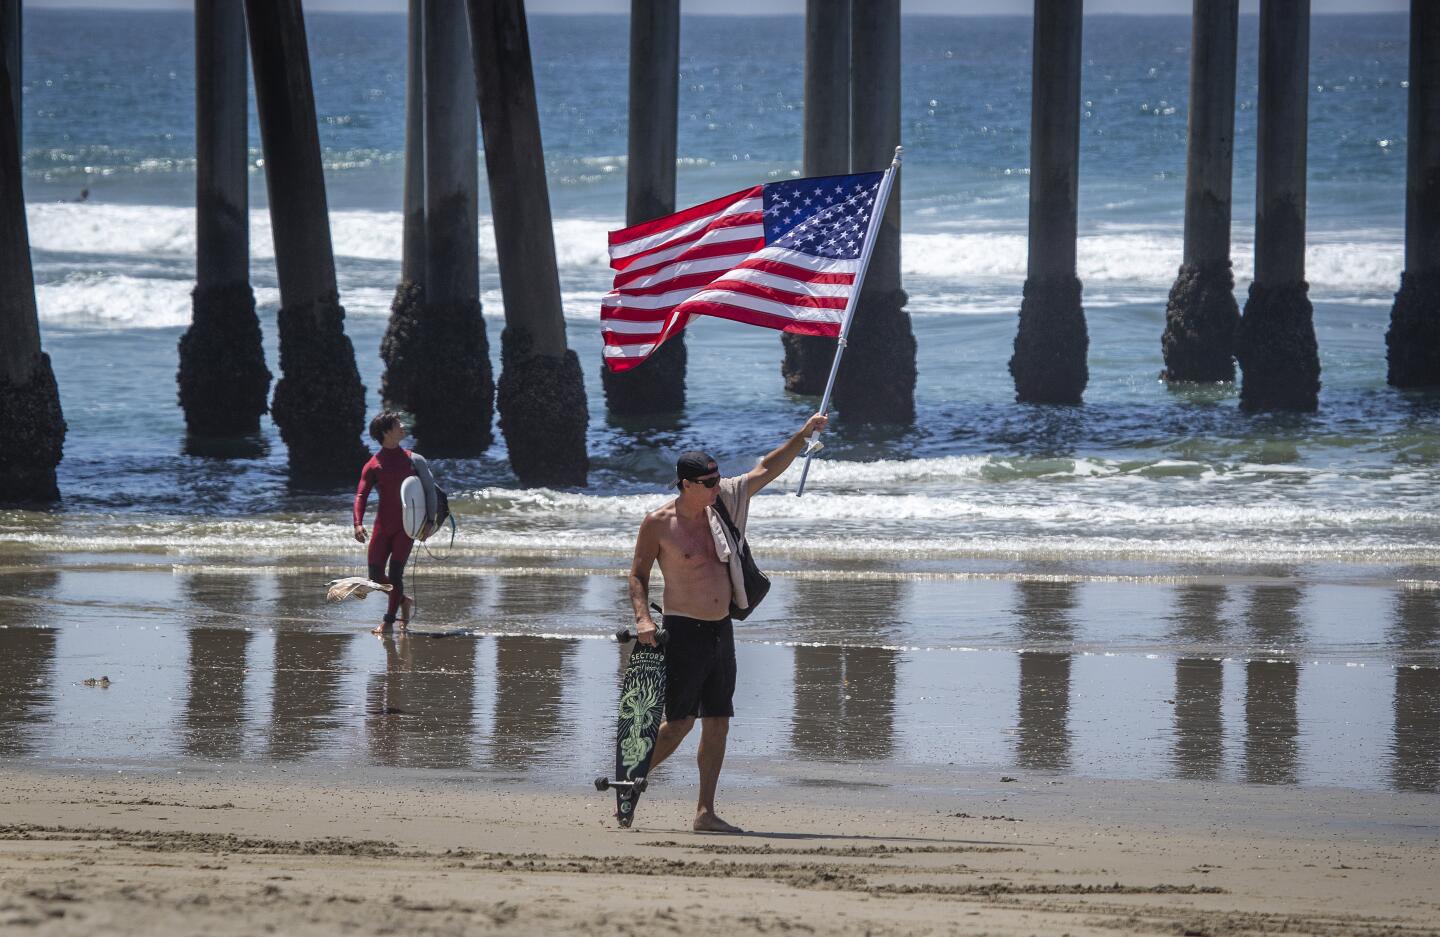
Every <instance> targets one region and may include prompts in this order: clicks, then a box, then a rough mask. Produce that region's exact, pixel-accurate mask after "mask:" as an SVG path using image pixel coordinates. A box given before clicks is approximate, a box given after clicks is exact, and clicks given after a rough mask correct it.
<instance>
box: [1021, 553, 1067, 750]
mask: <svg viewBox="0 0 1440 937" xmlns="http://www.w3.org/2000/svg"><path fill="white" fill-rule="evenodd" d="M1015 591H1016V597H1015V598H1016V602H1015V619H1016V622H1015V624H1016V629H1017V630H1018V631H1019V632H1020V634H1021V636H1022V638H1023V640H1024V643H1025V645H1026V646H1027V647H1045V646H1054V647H1064V646H1069V645H1070V644H1071V643H1072V642H1073V640H1074V630H1075V628H1074V622H1073V621H1072V619H1071V613H1072V612H1073V611H1074V610H1075V606H1076V601H1077V600H1076V594H1075V593H1076V585H1075V583H1073V582H1035V581H1030V580H1025V581H1021V582H1019V583H1016V587H1015ZM1070 659H1071V655H1070V654H1069V653H1065V652H1060V651H1047V650H1027V651H1022V652H1021V654H1020V687H1019V706H1018V711H1017V715H1018V724H1017V726H1016V733H1017V738H1016V742H1015V762H1016V764H1018V765H1019V766H1021V767H1023V768H1032V769H1039V770H1046V771H1058V770H1062V769H1064V768H1067V767H1069V765H1070Z"/></svg>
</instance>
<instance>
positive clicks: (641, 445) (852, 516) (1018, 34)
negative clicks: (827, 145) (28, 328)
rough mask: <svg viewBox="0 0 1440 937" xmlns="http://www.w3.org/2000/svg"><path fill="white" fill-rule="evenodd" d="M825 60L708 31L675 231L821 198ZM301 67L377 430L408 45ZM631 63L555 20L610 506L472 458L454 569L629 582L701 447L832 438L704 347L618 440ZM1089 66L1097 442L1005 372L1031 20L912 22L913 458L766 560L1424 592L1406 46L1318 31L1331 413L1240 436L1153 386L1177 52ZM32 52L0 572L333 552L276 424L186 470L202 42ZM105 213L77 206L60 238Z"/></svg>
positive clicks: (559, 175)
mask: <svg viewBox="0 0 1440 937" xmlns="http://www.w3.org/2000/svg"><path fill="white" fill-rule="evenodd" d="M801 27H802V23H801V20H800V19H799V18H796V17H789V18H786V17H780V18H774V19H746V18H727V17H716V18H704V17H694V18H687V19H686V20H685V23H684V28H683V31H682V58H683V72H682V76H681V95H680V111H681V114H680V118H681V119H680V140H679V152H680V157H681V166H680V173H679V190H680V192H679V198H680V201H681V203H682V204H683V203H686V202H690V201H696V200H701V199H705V198H709V197H713V196H715V195H717V194H721V193H724V192H727V191H733V190H734V189H736V188H739V187H742V186H746V185H751V184H753V183H754V182H755V181H757V180H764V179H770V178H777V177H781V176H784V175H786V174H793V173H795V172H798V167H799V158H800V121H801V110H800V108H801V103H802V102H801V83H802V64H803V61H802V60H803V50H802V47H801V36H802V32H801ZM309 29H310V41H311V48H312V58H313V68H314V75H315V94H316V99H317V108H318V112H319V115H320V121H321V125H320V127H321V139H322V144H323V147H324V160H325V165H326V167H327V185H328V192H329V196H330V203H331V207H332V210H333V217H332V232H333V236H334V243H335V251H336V255H337V263H338V267H339V277H340V283H341V290H342V299H343V301H344V303H345V305H346V308H347V311H348V322H347V328H348V330H349V334H350V335H351V337H352V339H353V341H354V344H355V347H356V353H357V357H358V359H359V364H360V370H361V374H362V376H363V378H364V380H365V383H366V386H367V388H369V393H370V397H371V398H372V403H373V404H374V405H378V397H377V395H378V386H379V375H380V361H379V356H378V345H379V340H380V336H381V334H382V333H383V329H384V326H385V317H386V315H387V314H388V305H389V301H390V297H391V294H392V290H393V286H394V282H395V280H396V278H397V276H398V258H399V255H400V242H401V221H400V214H399V212H398V208H399V202H400V191H401V170H402V164H403V88H404V47H403V38H404V29H403V21H402V19H401V18H399V17H394V16H362V15H320V14H317V15H312V16H311V17H310V18H309ZM625 30H626V26H625V21H624V19H623V18H621V17H536V18H535V21H534V24H533V29H532V32H533V37H534V46H535V48H534V53H535V60H536V63H537V82H538V88H539V101H540V107H541V117H542V122H543V129H544V135H545V143H546V148H547V167H548V170H549V180H550V192H551V200H552V203H553V206H554V213H555V217H556V230H555V236H556V242H557V248H558V253H559V258H560V264H561V270H560V275H561V281H562V287H563V289H564V296H565V308H566V313H567V317H568V324H569V334H570V340H571V343H572V345H573V346H574V347H575V348H576V349H577V350H578V351H579V353H580V354H581V356H582V359H583V360H584V361H585V362H586V368H585V370H586V378H587V385H588V386H587V390H588V392H589V398H590V412H591V430H590V436H589V448H590V452H591V454H592V457H593V459H594V471H593V474H592V483H591V485H590V487H589V488H587V489H585V490H582V491H566V492H550V491H520V490H517V488H516V484H515V481H514V478H513V476H512V475H511V474H510V472H509V471H508V468H507V466H506V461H505V453H504V448H503V442H497V444H496V446H495V447H494V449H492V450H491V451H490V452H489V453H487V454H486V456H485V457H484V458H481V459H477V460H465V461H459V462H453V463H448V464H443V463H442V465H441V471H442V475H443V476H444V477H445V479H446V481H447V482H448V483H449V485H450V487H451V488H452V489H455V490H456V491H457V493H458V494H459V497H458V498H457V499H456V502H457V505H458V508H459V511H460V513H461V517H462V521H463V523H464V535H463V537H462V541H461V543H462V546H461V549H462V550H468V551H474V552H478V553H482V554H491V553H494V552H495V551H504V550H508V551H518V552H521V553H524V552H527V551H559V552H572V553H576V552H578V553H581V554H585V555H592V556H593V555H601V556H617V555H623V554H624V553H625V552H626V551H627V548H628V542H629V538H630V537H631V534H632V528H633V526H634V523H635V521H636V518H637V517H638V516H639V514H640V513H641V512H642V511H643V509H645V508H646V507H647V506H650V505H653V504H656V503H658V501H659V500H660V499H661V498H662V497H663V493H662V492H663V485H664V482H665V480H666V478H667V473H668V466H669V464H670V459H671V456H672V455H673V452H674V451H675V450H677V449H680V448H685V447H687V446H691V445H696V446H703V447H704V448H707V449H709V450H710V451H712V452H714V453H715V454H716V455H717V456H719V457H720V458H721V459H722V462H723V463H724V464H723V467H724V468H726V469H733V470H735V471H740V470H743V469H745V468H748V467H749V465H750V464H751V461H752V460H753V459H754V458H755V456H757V455H758V454H759V453H761V452H763V451H765V450H766V449H768V448H770V447H771V446H772V445H774V444H776V443H777V442H779V441H780V440H781V439H783V438H784V436H785V435H786V434H787V433H788V432H789V431H791V429H792V428H793V427H795V426H796V425H798V423H799V421H800V420H801V419H803V417H804V416H805V415H806V413H807V412H808V411H810V410H811V409H813V408H814V406H815V401H814V400H812V399H808V398H803V397H796V396H792V395H787V394H786V393H785V391H784V389H783V385H782V382H781V379H780V375H779V359H780V350H779V341H778V337H777V336H776V335H774V334H773V333H769V332H766V331H762V330H755V329H746V328H743V327H740V326H736V325H734V324H730V323H702V324H700V325H698V326H696V327H694V328H693V329H692V331H691V337H690V345H691V348H692V351H691V356H690V357H691V364H690V371H689V387H690V401H691V402H690V405H689V407H688V408H687V410H686V412H685V413H684V414H683V415H682V416H680V417H679V418H678V419H676V420H675V421H673V422H670V423H668V424H666V425H664V426H659V427H637V426H633V425H621V424H617V423H614V422H611V421H609V420H608V419H607V418H606V415H605V412H604V406H603V396H602V394H601V392H600V388H599V380H598V369H599V338H598V331H597V324H596V323H597V317H598V312H597V310H598V298H599V296H600V295H601V294H602V293H603V292H604V291H605V289H606V288H607V286H608V281H609V275H608V267H607V265H606V260H605V237H604V234H605V232H606V231H607V230H608V229H610V228H612V227H616V226H618V225H619V224H620V222H621V218H622V215H623V199H624V171H623V170H624V150H625V146H624V140H625V111H624V99H625V81H626V78H625V65H624V56H625V49H626V44H625V35H626V34H625ZM1086 30H1087V32H1086V39H1085V42H1086V46H1085V50H1086V51H1085V55H1086V65H1085V72H1084V84H1083V88H1082V92H1083V97H1084V100H1085V104H1084V107H1085V118H1084V121H1083V123H1082V156H1081V214H1080V219H1081V242H1080V260H1079V266H1080V271H1079V272H1080V275H1081V278H1082V280H1083V281H1084V284H1085V305H1086V310H1087V315H1088V319H1089V327H1090V335H1091V349H1090V370H1091V380H1090V385H1089V388H1088V390H1087V393H1086V403H1085V405H1084V406H1083V407H1079V408H1049V407H1031V406H1022V405H1018V404H1016V403H1014V401H1013V387H1012V384H1011V381H1010V378H1009V375H1008V373H1007V372H1006V370H1005V362H1006V360H1007V359H1008V357H1009V354H1010V347H1011V341H1012V339H1013V335H1014V330H1015V311H1016V309H1017V308H1018V302H1019V293H1020V286H1021V283H1022V281H1023V276H1024V268H1025V211H1026V197H1027V182H1028V180H1027V178H1026V164H1027V153H1028V151H1027V137H1028V83H1029V71H1028V64H1027V63H1028V43H1029V25H1028V20H1025V19H1005V18H980V19H967V18H935V19H924V18H909V19H907V20H906V21H905V30H904V49H903V51H904V62H905V71H904V90H903V98H904V142H905V144H906V147H907V153H908V155H907V158H906V164H905V166H906V168H905V176H904V180H903V197H904V230H905V234H904V241H903V255H902V256H903V265H904V276H905V283H906V287H907V289H908V290H909V292H910V295H911V301H910V307H909V308H910V311H911V313H912V316H913V323H914V329H915V332H916V335H917V338H918V340H919V347H920V351H919V370H920V377H919V385H918V388H917V409H918V411H919V417H918V420H917V421H916V424H915V425H914V426H913V427H910V428H904V429H895V430H876V429H874V428H865V427H854V426H845V425H844V424H843V421H842V422H841V423H840V424H839V425H838V426H837V428H836V431H835V432H834V433H833V434H832V435H833V438H832V440H831V442H830V445H829V447H828V448H827V450H826V453H825V456H824V458H823V460H822V462H821V464H819V465H817V466H816V470H815V472H814V475H813V478H814V489H813V494H811V495H810V496H808V497H806V498H805V499H802V500H796V499H794V498H791V497H785V494H786V493H788V486H789V485H790V484H791V483H793V479H786V480H785V483H782V484H780V485H777V486H776V488H777V489H778V490H777V491H776V492H775V493H774V496H766V497H763V498H762V499H761V500H760V502H759V504H758V505H757V509H756V513H757V516H758V517H760V518H761V519H762V525H763V527H762V528H761V529H762V530H763V536H764V538H765V540H764V549H765V552H766V553H767V555H769V556H771V557H774V558H775V561H777V562H790V561H794V562H801V561H805V562H812V563H821V564H822V565H823V564H824V563H825V562H826V561H828V560H831V559H835V560H839V559H872V560H873V559H882V558H883V559H889V560H896V559H898V560H915V561H917V562H922V561H937V562H942V563H943V562H961V561H968V560H985V559H991V560H994V559H1004V560H1022V561H1024V560H1035V561H1044V562H1062V563H1063V562H1070V563H1082V564H1083V563H1087V562H1091V561H1106V560H1116V561H1121V562H1134V563H1141V564H1147V565H1161V566H1163V565H1165V564H1169V563H1172V562H1173V563H1180V564H1186V563H1191V564H1193V563H1214V562H1222V563H1230V562H1240V563H1267V562H1284V563H1290V564H1299V565H1300V566H1301V567H1302V568H1309V567H1310V565H1311V564H1319V565H1320V566H1322V567H1327V568H1328V567H1333V566H1336V565H1339V566H1347V567H1348V566H1355V565H1357V564H1358V565H1359V566H1361V567H1364V568H1366V569H1373V570H1375V571H1376V573H1377V574H1378V575H1381V576H1398V577H1400V578H1418V579H1427V578H1430V577H1431V576H1432V575H1433V573H1432V571H1431V570H1433V564H1434V563H1435V562H1436V560H1437V559H1440V532H1437V528H1436V525H1435V519H1436V516H1435V505H1436V501H1435V498H1434V491H1435V490H1436V483H1437V481H1440V472H1437V465H1440V432H1437V421H1436V417H1437V416H1440V401H1437V398H1435V397H1434V396H1433V395H1425V394H1415V393H1406V392H1399V391H1395V390H1392V389H1390V388H1388V387H1387V386H1386V385H1385V383H1384V373H1385V363H1384V332H1385V329H1386V327H1387V323H1388V311H1389V303H1390V301H1391V297H1392V295H1393V291H1394V289H1395V288H1396V285H1397V284H1398V277H1399V270H1400V266H1401V263H1402V242H1401V232H1402V221H1403V213H1402V203H1403V186H1404V148H1405V147H1404V142H1405V141H1404V132H1405V69H1406V41H1405V35H1406V23H1405V18H1404V17H1403V16H1398V15H1396V16H1358V17H1357V16H1347V17H1317V18H1316V19H1315V21H1314V38H1313V49H1314V52H1313V64H1312V75H1311V86H1312V87H1311V98H1310V112H1311V129H1310V189H1309V191H1310V208H1309V212H1310V243H1309V248H1308V271H1309V277H1310V282H1311V295H1312V297H1313V299H1314V300H1315V305H1316V330H1317V333H1318V335H1319V340H1320V350H1321V359H1322V366H1323V368H1324V373H1323V380H1324V388H1323V391H1322V397H1321V408H1320V411H1319V413H1318V414H1314V415H1303V416H1265V417H1246V416H1242V415H1240V414H1239V413H1238V412H1237V410H1236V406H1235V391H1234V388H1232V387H1228V386H1217V387H1208V388H1201V389H1191V390H1181V391H1171V390H1167V389H1166V388H1165V387H1164V385H1162V384H1161V383H1159V382H1158V381H1157V380H1156V375H1157V374H1158V372H1159V371H1160V368H1161V366H1162V361H1161V358H1160V347H1159V337H1160V333H1161V331H1162V329H1163V309H1164V303H1165V297H1166V293H1167V291H1168V288H1169V285H1170V283H1171V281H1172V279H1173V276H1174V272H1175V269H1176V267H1177V265H1178V262H1179V257H1180V251H1181V222H1182V199H1183V185H1184V164H1185V154H1184V137H1185V108H1186V94H1187V67H1188V66H1187V61H1188V51H1187V46H1188V36H1189V33H1188V30H1189V24H1188V20H1187V19H1186V18H1184V17H1156V18H1132V17H1092V18H1090V19H1089V20H1087V21H1086ZM25 41H26V65H25V80H24V87H25V93H24V133H25V137H24V139H25V159H26V184H27V186H28V190H27V195H28V199H29V206H30V207H29V216H30V217H29V220H30V237H31V242H32V247H33V251H34V255H35V261H36V275H37V281H38V282H37V292H38V300H39V307H40V316H41V320H42V323H43V327H44V330H45V344H46V347H47V349H48V350H49V352H50V353H51V355H52V356H53V358H54V361H55V367H56V372H57V376H58V378H59V381H60V386H61V391H62V396H63V402H64V406H65V413H66V417H67V419H68V420H69V423H70V435H69V438H68V441H67V447H66V458H65V461H64V463H63V465H62V466H61V486H62V489H63V491H64V494H65V500H64V502H63V504H62V505H61V506H59V507H58V508H57V509H56V510H55V511H54V512H50V513H46V514H44V515H39V516H37V515H34V514H16V513H7V514H0V538H3V539H0V549H4V548H6V546H5V545H11V546H13V547H15V548H22V547H23V548H24V549H34V548H44V549H47V550H54V551H59V552H67V551H75V550H84V551H90V550H101V551H109V550H118V549H125V550H129V549H132V548H133V549H140V550H144V551H151V552H158V553H160V554H167V553H172V552H174V551H176V550H181V551H186V552H189V553H200V554H206V553H219V554H225V555H229V556H236V557H241V558H247V557H249V558H255V557H260V558H263V557H267V556H270V555H273V554H275V553H277V552H284V553H287V554H292V555H300V554H306V553H313V554H324V555H326V556H330V555H332V554H336V553H337V552H342V551H343V550H344V549H345V546H344V544H345V541H344V539H343V537H344V533H345V531H344V529H343V523H341V522H342V521H343V518H344V498H343V495H342V492H341V491H340V490H338V489H337V490H335V491H306V490H296V489H295V488H293V487H292V486H290V484H289V482H288V479H287V477H286V474H285V470H284V467H285V456H284V452H283V446H282V444H281V443H280V441H279V439H278V434H277V433H276V432H275V431H274V429H273V427H271V426H270V425H268V423H267V425H266V427H265V431H264V438H263V441H262V443H263V451H262V452H261V454H260V455H259V456H257V457H255V458H252V459H244V460H232V461H228V462H226V461H215V460H209V459H204V458H198V457H190V456H187V455H185V454H184V452H183V422H182V417H181V413H180V411H179V409H178V407H177V406H176V404H175V389H174V371H175V367H176V341H177V339H178V338H179V335H180V334H181V332H182V331H183V329H184V327H185V325H186V323H187V320H188V316H189V291H190V289H191V286H192V277H193V264H194V261H193V254H194V216H193V209H192V207H191V203H192V198H193V184H194V176H193V165H194V161H193V147H194V138H193V125H194V121H193V114H192V110H193V104H192V97H191V81H192V78H193V64H192V63H193V58H192V50H191V42H192V40H191V22H190V18H189V16H188V15H185V14H168V13H135V12H96V11H85V12H74V11H50V10H37V11H34V13H33V15H31V16H28V17H27V19H26V35H25ZM1255 42H1256V22H1255V20H1254V19H1253V18H1245V19H1243V20H1242V23H1241V54H1240V63H1241V64H1240V75H1239V80H1238V91H1237V101H1238V109H1237V129H1236V161H1235V177H1236V178H1235V206H1236V208H1235V215H1236V225H1235V259H1236V274H1237V281H1238V282H1237V295H1238V296H1239V297H1240V298H1241V300H1242V302H1243V299H1244V296H1245V291H1246V289H1247V287H1248V277H1249V275H1250V269H1251V251H1250V243H1249V242H1250V238H1251V226H1250V217H1251V212H1250V211H1249V206H1250V205H1251V204H1252V193H1253V190H1254V173H1253V166H1254V120H1255V108H1254V99H1255V90H1256V89H1255V84H1256V48H1255ZM251 139H252V154H251V155H252V163H254V164H255V167H256V168H254V170H253V172H252V176H251V181H252V190H251V197H252V205H253V209H252V216H251V220H252V243H253V274H254V280H255V284H256V291H257V298H258V301H259V303H260V307H261V316H262V321H263V324H264V326H265V334H266V340H267V343H268V345H269V347H268V349H267V351H268V354H269V355H270V358H271V369H272V371H277V372H278V370H279V369H278V366H277V364H276V358H277V355H276V349H275V347H274V342H275V328H274V311H275V308H276V305H277V302H278V293H277V290H276V284H275V275H274V264H273V251H272V248H271V243H270V236H269V227H268V217H267V214H266V211H265V208H264V204H265V187H264V179H263V174H262V170H261V169H260V168H258V167H259V164H260V163H261V162H262V160H261V156H260V152H259V149H258V147H259V135H258V130H256V129H255V128H254V127H253V126H252V133H251ZM82 188H88V189H89V192H90V195H89V198H88V200H87V201H85V202H84V203H74V202H71V201H68V200H69V199H73V198H74V197H75V196H76V193H77V192H78V191H79V190H80V189H82ZM482 188H483V185H482ZM484 215H486V210H485V207H484V206H483V205H482V216H484ZM482 227H483V228H484V230H483V233H482V236H481V252H482V258H483V260H482V289H483V293H484V300H485V310H486V318H487V320H488V322H489V324H490V330H491V337H492V341H493V340H494V338H495V335H496V332H497V330H498V328H499V323H500V319H501V313H502V305H501V298H500V295H499V287H498V277H497V272H496V269H495V264H494V257H495V253H494V247H493V234H492V232H491V231H490V229H489V227H488V221H485V220H484V219H483V217H482ZM496 366H497V368H498V362H496ZM736 377H740V378H741V380H735V378H736ZM1365 575H1368V573H1365Z"/></svg>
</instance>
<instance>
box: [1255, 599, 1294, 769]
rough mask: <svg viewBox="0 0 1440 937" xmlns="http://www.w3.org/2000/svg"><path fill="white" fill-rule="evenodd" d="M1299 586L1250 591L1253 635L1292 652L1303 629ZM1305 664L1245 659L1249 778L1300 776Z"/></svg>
mask: <svg viewBox="0 0 1440 937" xmlns="http://www.w3.org/2000/svg"><path fill="white" fill-rule="evenodd" d="M1303 600H1304V592H1303V590H1301V589H1300V588H1299V587H1298V586H1257V587H1255V588H1254V589H1253V590H1251V593H1250V602H1249V605H1248V606H1247V607H1246V610H1245V625H1246V627H1247V628H1248V629H1249V632H1250V634H1251V636H1252V639H1253V640H1254V641H1255V642H1257V643H1260V644H1263V645H1265V647H1266V648H1269V649H1272V650H1278V651H1281V652H1282V653H1288V652H1289V649H1291V648H1293V647H1294V646H1295V645H1296V644H1297V643H1298V642H1299V641H1300V638H1301V633H1302V630H1303V627H1302V623H1301V619H1300V604H1301V602H1302V601H1303ZM1299 691H1300V668H1299V667H1298V665H1296V663H1295V662H1294V661H1293V660H1284V659H1271V660H1250V661H1247V662H1246V664H1245V779H1246V780H1247V781H1249V782H1250V783H1252V784H1294V783H1296V782H1297V781H1298V780H1299V776H1298V773H1297V763H1298V760H1299V749H1300V741H1299V738H1300V719H1299V716H1298V714H1297V708H1298V707H1297V702H1296V700H1297V697H1298V695H1299Z"/></svg>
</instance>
